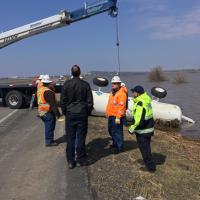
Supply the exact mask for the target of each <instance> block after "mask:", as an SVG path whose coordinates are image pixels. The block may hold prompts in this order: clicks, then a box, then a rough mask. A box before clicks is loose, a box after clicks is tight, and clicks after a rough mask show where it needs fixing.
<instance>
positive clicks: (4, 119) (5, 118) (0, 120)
mask: <svg viewBox="0 0 200 200" xmlns="http://www.w3.org/2000/svg"><path fill="white" fill-rule="evenodd" d="M17 111H18V110H14V111H12V112H11V113H9V114H8V115H6V116H5V117H4V118H2V119H0V124H1V123H3V122H4V121H6V120H7V119H8V118H9V117H11V116H12V115H14V114H15V113H16V112H17Z"/></svg>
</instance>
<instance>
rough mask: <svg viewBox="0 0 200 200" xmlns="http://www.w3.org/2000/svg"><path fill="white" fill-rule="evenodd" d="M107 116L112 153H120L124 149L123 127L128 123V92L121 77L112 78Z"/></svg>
mask: <svg viewBox="0 0 200 200" xmlns="http://www.w3.org/2000/svg"><path fill="white" fill-rule="evenodd" d="M111 83H112V92H111V93H110V96H109V100H108V105H107V108H106V115H107V116H108V132H109V134H110V136H111V137H112V141H113V143H112V145H111V151H112V152H113V153H120V152H121V151H123V148H124V139H123V125H124V124H125V121H126V117H125V116H126V106H127V92H126V91H125V90H124V88H123V87H121V83H122V82H121V80H120V78H119V76H114V77H113V78H112V81H111Z"/></svg>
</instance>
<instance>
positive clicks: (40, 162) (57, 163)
mask: <svg viewBox="0 0 200 200" xmlns="http://www.w3.org/2000/svg"><path fill="white" fill-rule="evenodd" d="M63 127H64V124H63V123H62V122H58V124H57V128H56V138H58V139H59V138H60V139H59V140H61V139H62V136H63V132H64V131H63ZM61 141H62V140H61ZM88 180H89V179H88V174H87V169H86V168H76V169H74V170H68V169H67V167H66V160H65V143H61V144H60V145H59V146H58V147H48V148H47V147H45V146H44V139H43V124H42V122H41V121H40V120H39V119H38V118H37V117H36V111H35V110H33V111H31V112H30V111H28V110H26V109H24V110H17V111H13V110H10V109H7V108H0V199H2V200H55V199H56V200H64V199H65V200H66V199H70V200H73V199H74V200H79V199H81V200H90V199H93V198H92V194H91V192H90V188H89V182H88Z"/></svg>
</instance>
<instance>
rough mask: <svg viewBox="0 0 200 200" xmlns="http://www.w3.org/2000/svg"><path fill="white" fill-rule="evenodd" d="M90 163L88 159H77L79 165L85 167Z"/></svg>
mask: <svg viewBox="0 0 200 200" xmlns="http://www.w3.org/2000/svg"><path fill="white" fill-rule="evenodd" d="M88 165H89V162H88V161H87V160H83V161H77V167H84V166H88Z"/></svg>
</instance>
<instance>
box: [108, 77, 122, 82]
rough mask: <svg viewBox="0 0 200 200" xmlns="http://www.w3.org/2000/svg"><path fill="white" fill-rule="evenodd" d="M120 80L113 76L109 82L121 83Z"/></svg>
mask: <svg viewBox="0 0 200 200" xmlns="http://www.w3.org/2000/svg"><path fill="white" fill-rule="evenodd" d="M121 82H122V81H121V79H120V77H119V76H114V77H113V78H112V80H111V83H121Z"/></svg>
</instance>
